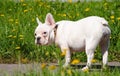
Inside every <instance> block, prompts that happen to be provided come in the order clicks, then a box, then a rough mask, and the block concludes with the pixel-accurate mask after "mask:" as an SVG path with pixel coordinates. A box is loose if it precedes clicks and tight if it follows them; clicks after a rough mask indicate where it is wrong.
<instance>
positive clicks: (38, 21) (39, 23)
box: [36, 17, 42, 25]
mask: <svg viewBox="0 0 120 76" xmlns="http://www.w3.org/2000/svg"><path fill="white" fill-rule="evenodd" d="M36 21H37V23H38V25H41V24H42V22H40V20H39V19H38V17H36Z"/></svg>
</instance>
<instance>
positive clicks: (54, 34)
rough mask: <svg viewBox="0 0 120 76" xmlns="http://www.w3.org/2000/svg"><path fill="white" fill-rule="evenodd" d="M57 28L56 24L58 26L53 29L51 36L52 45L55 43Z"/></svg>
mask: <svg viewBox="0 0 120 76" xmlns="http://www.w3.org/2000/svg"><path fill="white" fill-rule="evenodd" d="M57 28H58V24H56V26H55V27H54V29H53V32H52V33H51V35H50V43H55V39H56V34H57Z"/></svg>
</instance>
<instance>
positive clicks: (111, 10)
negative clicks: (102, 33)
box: [0, 0, 120, 63]
mask: <svg viewBox="0 0 120 76" xmlns="http://www.w3.org/2000/svg"><path fill="white" fill-rule="evenodd" d="M48 12H50V13H52V14H53V16H54V18H55V21H56V22H57V21H60V20H64V19H67V20H74V21H75V20H78V19H81V18H84V17H87V16H91V15H96V16H101V17H104V18H105V19H106V20H107V21H108V22H109V25H110V28H111V31H112V34H111V39H110V40H111V42H110V48H109V61H120V60H119V58H120V47H119V45H120V31H119V30H120V2H116V1H113V2H106V1H101V2H76V3H69V2H47V1H40V0H35V1H33V0H27V1H23V0H21V2H15V1H13V0H4V1H2V0H0V63H19V62H21V63H28V62H57V60H61V59H63V57H61V55H60V54H61V51H60V49H59V48H58V47H56V46H55V45H51V46H37V45H35V43H34V30H35V28H36V26H37V22H36V17H39V19H40V20H41V21H42V22H44V19H45V16H46V14H47V13H48ZM97 50H99V48H98V49H97ZM76 58H77V59H79V60H80V61H81V62H85V61H86V60H85V59H86V55H85V53H84V52H81V53H77V54H76V53H74V55H73V57H72V59H76ZM95 59H97V60H98V61H101V52H100V51H97V52H96V53H95Z"/></svg>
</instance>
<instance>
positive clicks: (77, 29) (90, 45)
mask: <svg viewBox="0 0 120 76" xmlns="http://www.w3.org/2000/svg"><path fill="white" fill-rule="evenodd" d="M36 19H37V23H38V27H37V28H36V29H35V43H36V44H39V45H48V44H51V43H53V42H55V43H56V44H57V45H58V46H59V47H60V48H61V51H62V52H63V51H64V49H66V55H65V64H64V65H63V66H64V67H66V66H68V65H69V63H70V61H71V52H74V51H82V50H85V52H86V54H87V65H86V66H85V67H83V68H82V70H85V69H89V68H90V67H91V61H92V59H93V57H94V51H95V49H96V47H97V45H98V44H99V45H100V48H101V51H102V58H103V67H104V66H105V65H106V64H107V62H108V46H109V40H110V39H109V37H110V34H111V30H110V29H109V27H108V22H107V21H106V20H105V19H104V18H101V17H97V16H90V17H87V18H83V19H80V20H78V21H67V20H62V21H59V22H56V23H55V21H54V18H53V16H52V14H50V13H48V14H47V15H46V19H45V23H42V22H40V21H39V19H38V18H36Z"/></svg>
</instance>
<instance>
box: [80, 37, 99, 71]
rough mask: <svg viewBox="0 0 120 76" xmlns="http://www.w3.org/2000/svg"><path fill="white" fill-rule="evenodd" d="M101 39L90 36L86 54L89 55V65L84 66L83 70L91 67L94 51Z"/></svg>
mask: <svg viewBox="0 0 120 76" xmlns="http://www.w3.org/2000/svg"><path fill="white" fill-rule="evenodd" d="M99 41H100V39H97V38H95V37H94V38H89V39H88V40H87V41H86V48H85V49H86V55H87V65H86V66H85V67H83V68H82V70H83V71H84V70H85V69H89V68H90V67H91V64H92V62H91V61H92V59H93V58H94V51H95V49H96V47H97V45H98V43H99Z"/></svg>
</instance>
